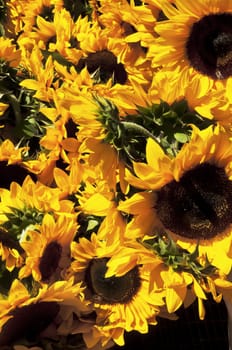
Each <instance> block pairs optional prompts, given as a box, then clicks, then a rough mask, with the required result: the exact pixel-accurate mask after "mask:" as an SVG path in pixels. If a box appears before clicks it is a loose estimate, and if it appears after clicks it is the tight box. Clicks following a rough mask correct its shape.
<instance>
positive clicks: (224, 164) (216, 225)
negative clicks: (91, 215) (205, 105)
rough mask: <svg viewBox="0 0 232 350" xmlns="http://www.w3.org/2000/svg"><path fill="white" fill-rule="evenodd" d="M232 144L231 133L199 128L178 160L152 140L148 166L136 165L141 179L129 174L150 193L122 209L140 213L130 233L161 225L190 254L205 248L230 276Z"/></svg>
mask: <svg viewBox="0 0 232 350" xmlns="http://www.w3.org/2000/svg"><path fill="white" fill-rule="evenodd" d="M231 146H232V145H231V135H230V134H228V132H227V131H225V129H223V128H222V127H220V126H216V127H213V126H210V127H208V128H206V129H205V130H201V131H200V130H199V129H197V128H196V127H193V133H192V137H191V140H190V142H189V143H186V144H185V145H184V146H183V147H182V149H181V150H180V151H179V153H178V154H177V156H176V157H175V158H172V159H171V158H169V157H168V156H166V155H165V154H164V152H163V151H162V149H161V148H160V147H159V146H157V144H156V143H155V142H154V141H152V140H148V144H147V164H146V163H135V164H134V172H135V174H136V175H137V177H135V176H134V175H132V174H130V173H128V175H127V180H128V182H129V183H131V184H132V185H133V186H136V187H138V188H141V189H147V190H148V191H146V192H139V193H137V194H135V195H134V196H132V197H131V198H129V199H128V200H126V201H124V202H122V203H120V204H119V206H118V209H119V210H122V211H125V212H127V213H130V214H132V215H134V218H133V219H132V221H131V222H130V223H129V224H128V229H127V234H129V235H132V236H134V235H135V236H136V232H137V233H138V235H139V234H140V235H143V234H152V233H153V230H154V229H155V227H156V228H157V229H159V230H160V231H163V230H166V231H167V232H169V234H170V235H171V237H172V238H173V239H174V240H175V242H176V243H177V244H178V245H179V246H181V247H182V248H184V249H186V250H188V251H191V252H193V251H194V250H195V249H196V247H197V245H199V256H200V257H201V258H202V259H208V260H209V262H210V263H211V264H212V265H214V266H215V267H217V268H218V269H219V270H221V271H222V272H224V273H225V274H227V273H229V271H230V269H231V263H232V260H231V256H232V255H231V216H230V213H231V209H230V208H231V160H232V158H231V156H232V153H231V149H232V148H231ZM154 155H156V156H155V157H154ZM174 199H175V200H174ZM144 202H146V203H147V204H146V208H147V209H146V211H145V214H146V213H149V214H150V219H149V215H146V216H145V217H146V219H147V222H146V225H145V226H143V225H144V224H143V219H142V217H143V213H142V212H141V213H140V212H139V211H140V209H141V208H142V206H141V204H142V203H144ZM152 211H153V214H152ZM148 221H149V222H148ZM149 223H150V225H149Z"/></svg>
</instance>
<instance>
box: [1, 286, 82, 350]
mask: <svg viewBox="0 0 232 350" xmlns="http://www.w3.org/2000/svg"><path fill="white" fill-rule="evenodd" d="M33 293H34V295H33ZM33 293H31V292H30V291H29V290H28V289H27V288H26V287H25V285H24V284H23V283H22V282H20V281H19V280H17V279H15V280H14V281H13V282H12V285H11V287H10V290H9V293H8V295H6V296H4V297H3V296H2V297H1V300H0V329H1V335H0V345H1V346H4V345H11V344H13V343H14V342H16V341H19V339H22V338H25V339H31V340H32V339H33V340H34V339H36V337H37V336H38V335H39V334H40V333H41V332H42V331H43V330H45V329H46V328H47V327H48V326H49V324H50V323H52V322H53V321H54V320H55V319H56V318H57V319H59V320H60V324H61V323H62V311H61V308H64V307H65V306H66V309H68V308H70V307H71V308H72V309H73V312H75V313H76V315H77V317H78V316H79V315H80V313H81V312H84V313H85V312H86V311H87V310H88V307H87V304H86V303H85V302H84V300H83V292H82V288H81V287H80V285H79V284H75V285H74V284H73V281H72V280H69V281H57V282H55V283H53V284H51V285H50V286H47V285H43V286H37V287H36V286H35V290H34V292H33ZM35 294H36V295H35ZM35 315H36V317H35Z"/></svg>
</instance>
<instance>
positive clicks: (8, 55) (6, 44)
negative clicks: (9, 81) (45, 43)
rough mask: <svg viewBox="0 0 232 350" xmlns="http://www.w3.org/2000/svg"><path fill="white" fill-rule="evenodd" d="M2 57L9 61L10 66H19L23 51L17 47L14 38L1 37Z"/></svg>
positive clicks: (0, 55)
mask: <svg viewBox="0 0 232 350" xmlns="http://www.w3.org/2000/svg"><path fill="white" fill-rule="evenodd" d="M0 47H1V49H0V59H1V61H2V60H3V61H5V62H7V63H8V65H9V66H10V67H17V66H18V64H19V62H20V59H21V51H20V50H18V49H17V48H16V45H15V44H14V43H13V40H11V39H9V38H5V37H3V36H1V37H0Z"/></svg>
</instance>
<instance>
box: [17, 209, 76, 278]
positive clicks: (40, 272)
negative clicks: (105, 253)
mask: <svg viewBox="0 0 232 350" xmlns="http://www.w3.org/2000/svg"><path fill="white" fill-rule="evenodd" d="M76 232H77V224H76V220H74V219H73V218H72V217H67V216H66V217H64V216H60V217H58V219H57V220H55V219H54V218H53V216H52V215H50V214H45V215H44V217H43V220H42V223H41V226H40V227H37V228H36V229H34V230H33V229H31V230H30V229H28V231H27V238H26V239H25V240H23V241H21V242H20V245H21V246H22V248H23V249H24V251H25V254H26V258H25V265H24V266H22V268H21V269H20V271H19V278H20V279H22V278H25V277H27V276H29V275H31V274H32V276H33V278H34V279H35V280H36V281H43V282H49V281H52V280H54V279H55V280H57V278H58V279H59V278H60V276H61V275H62V274H63V272H64V270H65V269H66V268H67V266H68V265H69V260H70V257H69V255H70V244H71V242H72V240H73V238H74V237H75V235H76Z"/></svg>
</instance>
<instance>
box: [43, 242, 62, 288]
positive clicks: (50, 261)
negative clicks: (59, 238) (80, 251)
mask: <svg viewBox="0 0 232 350" xmlns="http://www.w3.org/2000/svg"><path fill="white" fill-rule="evenodd" d="M61 253H62V247H61V246H60V244H59V243H58V242H56V241H53V242H51V243H49V244H48V245H47V246H46V248H45V250H44V253H43V256H42V257H41V260H40V263H39V270H40V273H41V277H42V281H46V280H48V279H49V278H50V277H51V275H52V274H53V273H54V272H55V271H56V269H57V267H58V265H59V261H60V258H61Z"/></svg>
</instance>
